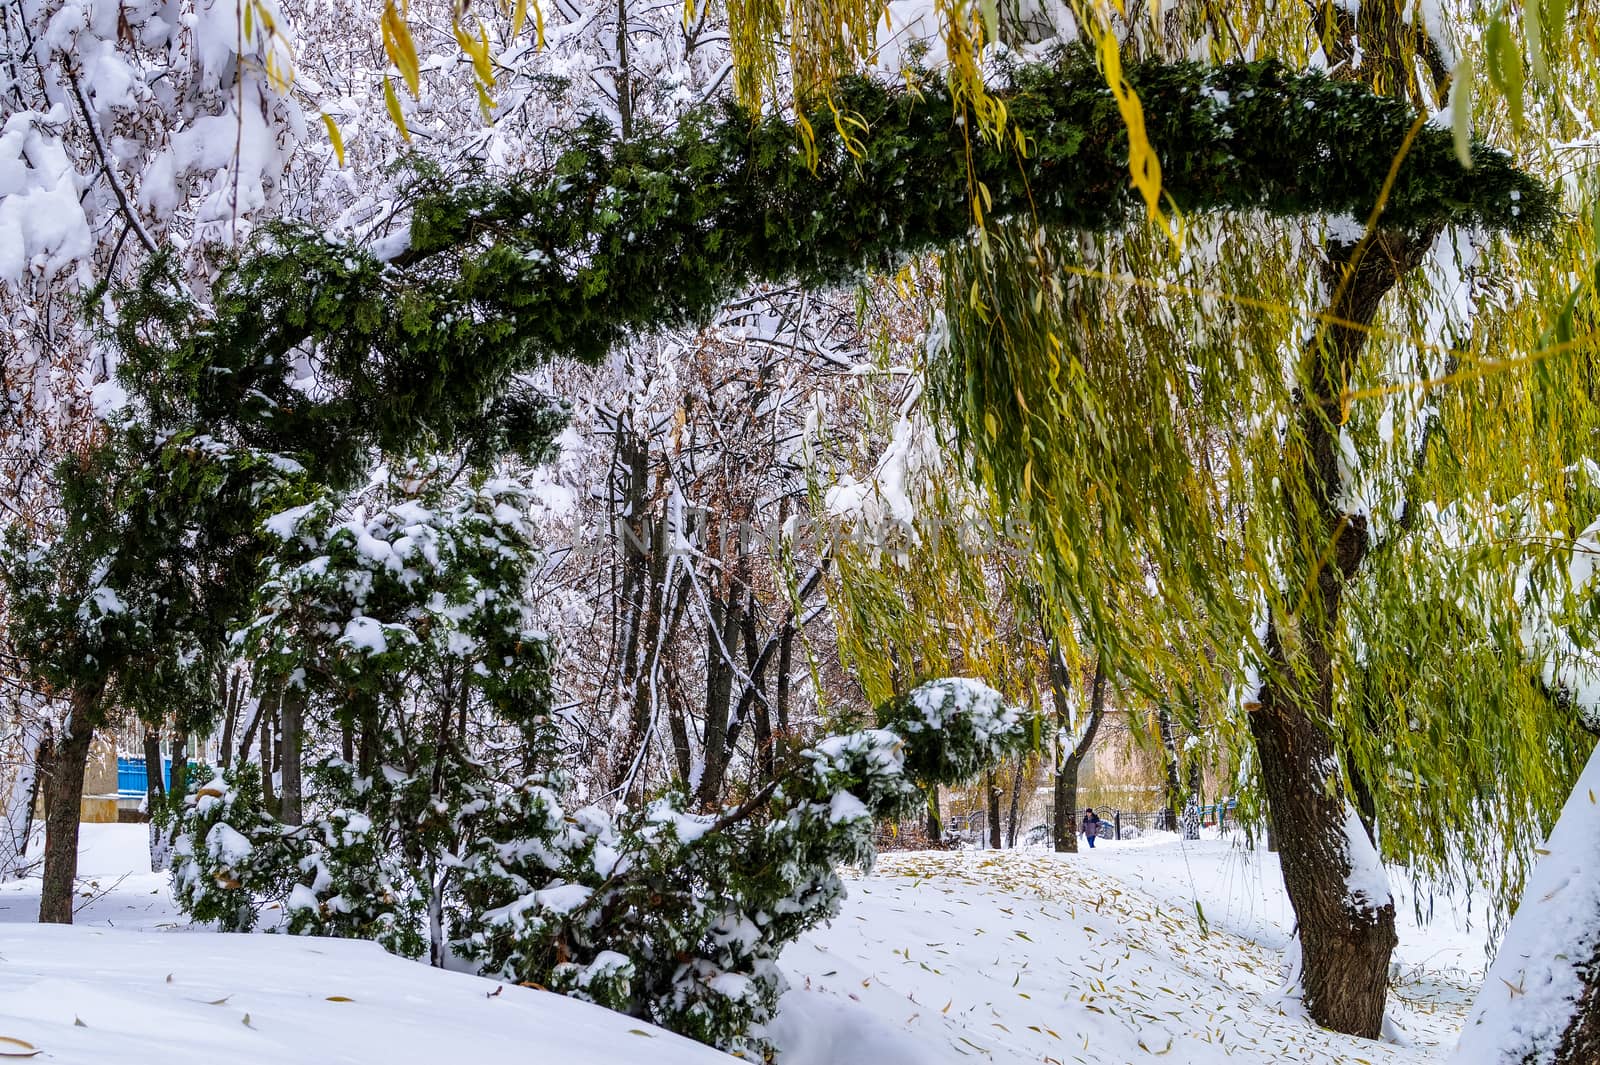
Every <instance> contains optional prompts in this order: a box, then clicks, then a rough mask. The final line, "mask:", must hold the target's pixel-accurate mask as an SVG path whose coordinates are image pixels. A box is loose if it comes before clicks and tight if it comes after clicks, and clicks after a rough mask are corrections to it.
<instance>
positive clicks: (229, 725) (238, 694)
mask: <svg viewBox="0 0 1600 1065" xmlns="http://www.w3.org/2000/svg"><path fill="white" fill-rule="evenodd" d="M227 690H228V698H227V702H226V703H225V704H224V707H223V716H222V743H221V748H220V750H219V751H218V756H219V757H220V758H221V760H222V768H224V769H227V768H228V766H229V765H231V764H232V760H233V734H234V731H235V730H236V729H237V728H238V726H239V704H240V703H241V702H242V701H243V695H244V674H243V673H240V672H235V673H234V675H233V678H232V680H230V681H229V682H228V685H227Z"/></svg>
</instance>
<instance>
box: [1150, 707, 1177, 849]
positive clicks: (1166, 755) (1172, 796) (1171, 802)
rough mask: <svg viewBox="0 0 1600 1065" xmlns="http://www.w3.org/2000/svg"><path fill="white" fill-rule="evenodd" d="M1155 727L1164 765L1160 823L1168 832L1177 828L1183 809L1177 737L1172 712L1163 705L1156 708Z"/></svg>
mask: <svg viewBox="0 0 1600 1065" xmlns="http://www.w3.org/2000/svg"><path fill="white" fill-rule="evenodd" d="M1156 727H1157V730H1158V731H1159V732H1160V733H1161V760H1162V763H1163V764H1164V765H1165V766H1166V770H1167V779H1166V785H1165V787H1164V789H1163V790H1162V793H1161V825H1160V827H1161V828H1163V829H1165V830H1166V831H1168V832H1176V831H1177V830H1178V813H1179V812H1180V811H1181V810H1182V809H1183V781H1182V779H1181V777H1180V776H1179V774H1178V738H1177V732H1176V731H1175V730H1174V729H1173V727H1172V714H1171V713H1170V712H1169V711H1168V710H1167V708H1166V707H1165V706H1162V707H1159V708H1157V710H1156Z"/></svg>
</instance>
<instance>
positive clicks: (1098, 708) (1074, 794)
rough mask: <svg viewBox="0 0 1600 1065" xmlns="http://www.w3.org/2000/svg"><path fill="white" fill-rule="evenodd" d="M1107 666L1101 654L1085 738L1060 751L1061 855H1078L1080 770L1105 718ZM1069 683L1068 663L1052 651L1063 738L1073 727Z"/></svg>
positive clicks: (1057, 820) (1056, 830) (1058, 817)
mask: <svg viewBox="0 0 1600 1065" xmlns="http://www.w3.org/2000/svg"><path fill="white" fill-rule="evenodd" d="M1105 666H1106V663H1105V655H1103V654H1101V655H1098V656H1097V657H1096V658H1095V663H1094V680H1093V681H1091V682H1090V684H1089V723H1088V724H1087V725H1085V726H1084V729H1083V735H1081V736H1079V737H1078V740H1077V742H1076V743H1074V744H1073V745H1072V747H1071V749H1070V750H1064V751H1060V752H1059V753H1058V755H1057V757H1058V758H1059V759H1060V765H1059V766H1058V767H1057V768H1056V781H1055V796H1054V799H1055V827H1054V829H1053V836H1054V840H1053V842H1054V843H1055V848H1056V851H1057V852H1059V853H1064V854H1076V853H1078V769H1079V768H1080V767H1081V766H1082V765H1083V760H1084V758H1086V757H1087V756H1088V754H1089V751H1090V750H1092V749H1093V748H1094V740H1095V736H1096V735H1098V734H1099V732H1100V722H1101V721H1102V720H1104V719H1105V712H1106V669H1105ZM1069 680H1070V677H1069V676H1068V673H1067V664H1066V662H1065V661H1064V660H1063V659H1062V657H1061V653H1060V651H1059V650H1053V651H1052V653H1051V656H1050V697H1051V700H1052V701H1053V702H1054V703H1055V708H1056V727H1057V729H1058V730H1061V734H1062V735H1063V736H1065V735H1068V734H1069V733H1068V731H1067V730H1069V729H1070V727H1071V724H1072V722H1071V720H1070V704H1069V703H1068V701H1067V692H1068V682H1069ZM1064 742H1065V741H1064V740H1062V739H1058V740H1057V743H1058V745H1059V744H1063V743H1064Z"/></svg>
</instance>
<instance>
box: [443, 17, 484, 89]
mask: <svg viewBox="0 0 1600 1065" xmlns="http://www.w3.org/2000/svg"><path fill="white" fill-rule="evenodd" d="M450 30H451V32H452V33H454V34H455V37H456V44H458V45H460V46H461V52H462V54H463V55H465V56H466V57H467V58H468V59H470V60H472V72H473V74H474V75H476V76H477V79H478V84H479V85H480V86H484V85H493V84H494V66H493V64H491V63H490V62H489V36H488V34H487V33H486V32H485V31H484V28H483V23H482V22H480V23H478V39H477V40H473V39H472V37H471V35H469V34H468V33H467V31H466V30H464V29H462V28H461V23H460V22H452V23H451V24H450Z"/></svg>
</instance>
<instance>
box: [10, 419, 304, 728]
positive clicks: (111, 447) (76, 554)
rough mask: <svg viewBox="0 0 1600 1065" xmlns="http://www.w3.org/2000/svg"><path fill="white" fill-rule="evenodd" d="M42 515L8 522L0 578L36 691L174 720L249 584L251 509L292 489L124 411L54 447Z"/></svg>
mask: <svg viewBox="0 0 1600 1065" xmlns="http://www.w3.org/2000/svg"><path fill="white" fill-rule="evenodd" d="M57 475H58V477H59V479H60V483H61V488H62V506H61V509H60V511H59V513H58V514H57V515H56V518H55V520H54V521H53V522H52V523H48V524H46V525H44V526H42V527H39V528H34V529H31V530H23V529H22V528H21V527H18V526H13V527H12V528H11V529H10V530H9V531H8V533H7V538H6V541H5V544H4V546H3V547H0V581H3V582H4V585H5V588H6V599H7V627H8V630H9V632H10V634H11V638H12V641H13V645H14V646H16V647H18V648H19V649H25V651H26V653H25V654H24V655H23V657H22V663H23V665H24V667H25V668H26V669H28V670H29V671H30V672H31V673H32V675H33V677H34V678H35V679H36V680H37V681H38V682H39V683H41V684H42V685H43V686H44V688H45V689H46V690H52V691H56V692H60V693H63V694H65V693H71V692H77V693H84V694H87V695H89V696H91V698H89V699H85V700H80V707H81V709H83V710H84V711H85V712H89V713H92V714H93V715H94V716H95V717H96V720H94V721H92V722H90V723H91V724H92V725H94V726H99V725H101V724H104V723H105V722H104V716H105V709H104V706H103V705H102V702H101V700H100V699H99V698H98V697H99V696H100V695H102V694H109V695H111V696H113V697H114V698H115V700H116V702H117V703H118V704H119V705H120V706H121V707H122V708H123V709H125V710H128V711H132V712H135V713H137V714H139V715H141V716H143V717H145V718H146V719H148V720H152V721H156V722H160V721H161V720H163V719H164V718H166V717H167V716H168V715H171V716H173V717H175V718H176V719H177V721H178V722H179V723H180V724H181V725H183V726H184V727H194V726H197V725H199V724H201V723H203V722H206V721H209V719H210V716H211V714H212V713H213V712H214V708H215V706H216V704H217V701H218V699H217V693H216V691H215V688H216V683H217V679H216V678H217V676H218V675H219V670H218V668H217V666H218V663H219V661H220V660H221V658H222V655H223V652H224V645H225V642H226V632H227V625H228V622H229V619H230V618H231V617H234V616H236V615H237V613H238V611H239V609H240V608H241V606H242V605H243V603H244V602H246V601H247V600H248V596H249V594H250V592H251V590H252V588H253V580H252V577H253V575H254V568H253V567H254V562H255V560H256V559H257V558H258V557H259V556H260V554H261V550H262V545H261V530H260V529H259V527H258V525H257V522H258V520H259V517H260V516H261V515H262V514H263V513H271V512H272V510H273V509H276V508H278V507H281V506H284V505H287V504H288V503H290V502H293V501H297V500H299V499H301V498H304V492H305V487H304V481H303V478H302V477H301V471H300V470H299V467H298V466H297V465H296V464H295V463H293V462H292V461H289V460H286V459H284V458H282V457H281V456H278V455H274V454H270V453H264V452H260V451H256V450H254V449H251V448H247V447H239V446H234V445H229V444H226V443H223V442H221V441H219V440H218V439H216V438H214V437H211V436H209V435H207V434H204V433H201V432H198V431H196V430H194V429H188V430H184V431H181V432H175V433H155V432H152V431H151V430H149V429H148V428H147V427H145V426H143V425H141V424H138V423H135V422H131V421H126V422H122V423H119V424H117V425H114V426H113V427H112V428H111V429H110V431H108V432H107V434H106V435H105V436H104V437H103V438H102V439H101V440H100V441H99V442H98V443H97V444H96V445H95V446H93V447H92V448H90V449H89V450H87V451H86V452H84V453H83V454H81V455H77V456H73V457H72V458H69V459H66V460H64V461H63V462H62V463H61V465H60V467H59V469H58V471H57Z"/></svg>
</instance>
